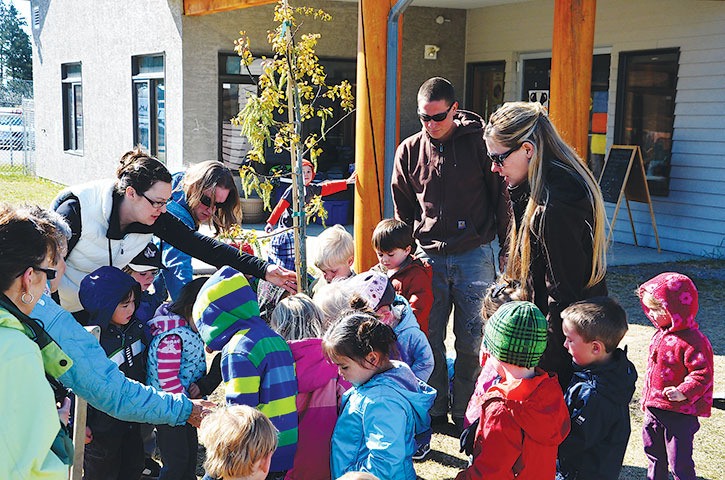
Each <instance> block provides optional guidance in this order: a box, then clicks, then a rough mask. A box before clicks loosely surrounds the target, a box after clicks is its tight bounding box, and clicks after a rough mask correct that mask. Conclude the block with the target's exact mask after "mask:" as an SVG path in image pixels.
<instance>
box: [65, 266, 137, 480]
mask: <svg viewBox="0 0 725 480" xmlns="http://www.w3.org/2000/svg"><path fill="white" fill-rule="evenodd" d="M131 293H132V294H133V297H132V298H131V297H130V295H131ZM79 297H80V300H81V303H82V304H83V308H84V309H85V310H86V311H87V312H88V314H89V322H88V325H98V326H99V327H101V337H100V344H101V347H103V350H105V352H106V355H107V356H108V358H110V359H111V360H112V361H113V362H114V363H116V365H118V368H119V369H120V370H121V371H122V372H123V373H124V375H126V377H128V378H130V379H133V380H137V381H139V382H142V381H144V380H145V378H146V345H145V344H144V333H143V324H142V323H141V322H140V321H139V320H138V319H137V318H136V316H135V309H136V307H137V306H138V303H139V301H140V299H141V286H140V285H139V284H138V282H136V280H134V279H133V277H131V276H130V275H128V274H127V273H124V272H122V271H121V270H119V269H118V268H116V267H108V266H105V267H101V268H99V269H97V270H95V271H94V272H93V273H90V274H88V275H86V276H85V277H84V278H83V280H82V281H81V284H80V290H79ZM129 302H130V303H131V305H129ZM117 308H118V309H119V315H117V316H116V317H115V318H114V312H116V310H117ZM112 320H113V321H112ZM118 401H119V402H122V401H124V399H122V398H119V399H118ZM87 422H88V426H89V427H90V429H91V433H92V441H91V443H89V444H88V445H87V446H86V453H85V458H84V462H83V469H84V479H85V480H92V479H96V478H98V479H101V478H139V477H140V475H141V472H142V471H143V466H144V452H143V442H142V441H141V432H140V429H139V424H138V423H132V422H126V421H123V420H118V419H116V418H113V417H110V416H109V415H107V414H105V413H103V412H101V411H99V410H96V409H94V408H93V407H91V406H90V405H89V406H88V420H87Z"/></svg>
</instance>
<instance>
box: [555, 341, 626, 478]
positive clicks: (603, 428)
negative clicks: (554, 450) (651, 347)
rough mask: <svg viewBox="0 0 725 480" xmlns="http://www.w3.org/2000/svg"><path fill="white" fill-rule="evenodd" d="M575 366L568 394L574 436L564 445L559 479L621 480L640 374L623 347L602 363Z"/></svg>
mask: <svg viewBox="0 0 725 480" xmlns="http://www.w3.org/2000/svg"><path fill="white" fill-rule="evenodd" d="M573 365H574V375H573V376H572V379H571V381H570V382H569V387H567V389H566V392H565V393H564V400H565V401H566V405H567V407H568V408H569V416H570V418H571V431H570V433H569V435H568V436H567V437H566V439H565V440H564V441H563V442H562V443H561V444H560V445H559V455H558V459H557V462H556V463H557V468H556V470H557V473H556V478H557V480H564V479H565V480H575V479H579V480H584V479H587V480H617V479H618V478H619V471H620V470H621V469H622V461H623V460H624V452H625V450H626V449H627V442H628V441H629V434H630V431H631V427H630V423H629V402H630V401H631V400H632V395H633V394H634V388H635V385H634V384H635V382H636V381H637V371H636V370H635V368H634V365H633V364H632V362H630V361H629V360H628V359H627V353H626V352H625V351H624V350H622V349H620V348H618V349H616V350H615V351H614V352H612V356H611V359H610V360H609V361H608V362H606V363H602V364H592V365H589V366H587V367H581V366H579V365H577V364H576V363H574V364H573Z"/></svg>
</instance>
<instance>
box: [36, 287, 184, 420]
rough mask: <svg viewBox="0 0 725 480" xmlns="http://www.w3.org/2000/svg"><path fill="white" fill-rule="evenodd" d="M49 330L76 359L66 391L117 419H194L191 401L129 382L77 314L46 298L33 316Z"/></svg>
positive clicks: (66, 375)
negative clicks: (77, 319)
mask: <svg viewBox="0 0 725 480" xmlns="http://www.w3.org/2000/svg"><path fill="white" fill-rule="evenodd" d="M29 316H30V317H31V318H37V319H39V320H40V321H42V322H43V325H44V326H45V331H47V332H48V333H49V334H50V336H51V337H53V339H54V340H55V341H56V342H58V345H60V347H61V348H62V349H63V351H64V352H65V353H66V354H67V355H68V356H69V357H70V358H71V359H72V360H73V367H71V368H70V369H69V370H68V371H67V372H66V373H64V374H63V375H61V376H60V377H59V378H58V380H60V381H61V382H62V383H63V385H65V386H66V387H69V388H72V389H73V391H74V392H75V393H76V394H77V395H79V396H81V397H83V398H84V399H85V400H87V401H88V403H90V404H91V405H93V406H94V407H95V408H97V409H98V410H101V411H103V412H105V413H107V414H109V415H111V416H112V417H115V418H118V419H119V420H126V421H130V422H139V423H151V424H155V425H172V426H175V425H183V424H184V423H186V420H187V419H188V418H189V415H190V414H191V407H192V404H191V401H189V399H188V398H186V397H185V396H183V395H171V394H168V393H164V392H159V391H157V390H156V389H154V388H152V387H148V386H145V385H142V384H140V383H138V382H136V381H133V380H129V379H128V378H126V377H125V376H124V375H123V373H121V371H120V370H119V369H118V366H117V365H116V364H115V363H113V362H112V361H111V360H109V359H108V357H107V356H106V352H105V351H103V348H101V346H100V344H99V343H98V340H96V339H95V338H94V337H93V335H91V334H90V333H88V332H87V331H86V329H85V328H83V327H82V326H81V325H80V324H79V323H78V322H77V321H76V320H75V318H73V315H71V314H70V313H68V312H67V311H66V310H63V308H62V307H61V306H60V305H58V304H57V303H55V302H54V301H53V299H52V298H50V296H48V295H46V294H44V295H43V296H42V297H41V298H40V300H38V303H37V305H35V308H34V309H33V311H32V312H31V314H30V315H29Z"/></svg>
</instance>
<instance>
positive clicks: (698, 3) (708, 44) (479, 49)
mask: <svg viewBox="0 0 725 480" xmlns="http://www.w3.org/2000/svg"><path fill="white" fill-rule="evenodd" d="M553 5H554V2H553V1H552V0H546V1H543V0H542V1H532V2H528V3H518V4H515V5H504V6H497V7H489V8H481V9H476V10H471V11H469V18H468V25H469V27H468V31H467V44H466V62H478V61H492V60H505V61H506V85H505V88H504V91H505V95H506V97H505V98H506V99H508V100H514V99H517V98H518V96H519V92H518V88H519V87H518V78H519V74H518V73H517V68H516V62H517V61H518V59H519V56H520V55H521V54H525V53H531V52H540V51H551V43H552V23H553V14H554V11H553ZM724 32H725V2H712V1H703V0H639V1H636V2H632V1H629V0H607V1H600V2H597V18H596V30H595V36H594V46H595V47H603V48H611V51H612V61H611V71H610V77H609V78H610V88H609V108H608V111H609V116H608V125H607V132H608V134H607V144H608V145H611V144H612V140H613V131H614V121H615V115H614V111H615V106H616V94H617V73H618V65H619V53H620V52H627V51H634V50H650V49H660V48H678V49H679V51H680V65H679V75H678V82H677V97H676V105H675V125H674V134H673V143H672V169H671V174H670V194H669V196H667V197H653V205H654V211H655V219H656V222H657V229H658V233H659V237H660V243H661V245H662V248H663V249H665V250H672V251H677V252H683V253H693V254H700V255H702V254H717V255H725V33H724ZM630 205H631V208H632V213H633V219H634V223H635V228H636V230H637V238H638V240H639V243H640V245H647V246H655V240H654V235H653V230H652V226H651V222H650V215H649V209H648V208H647V205H645V204H639V203H632V204H630ZM613 209H614V206H613V205H609V206H608V213H609V218H610V219H611V215H612V211H613ZM614 238H615V240H617V241H622V242H626V243H632V240H633V239H632V233H631V228H630V225H629V219H628V217H627V212H626V206H625V205H622V207H621V210H620V212H619V216H618V218H617V221H616V225H615V237H614Z"/></svg>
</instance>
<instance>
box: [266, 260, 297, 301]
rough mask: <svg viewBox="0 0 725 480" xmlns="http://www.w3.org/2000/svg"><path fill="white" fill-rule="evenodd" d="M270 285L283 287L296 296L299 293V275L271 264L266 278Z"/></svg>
mask: <svg viewBox="0 0 725 480" xmlns="http://www.w3.org/2000/svg"><path fill="white" fill-rule="evenodd" d="M264 279H265V280H267V281H268V282H269V283H273V284H275V285H277V286H278V287H282V288H284V289H285V290H287V291H288V292H289V293H291V294H292V295H294V294H295V293H297V274H296V273H295V272H293V271H292V270H287V269H286V268H284V267H281V266H279V265H272V264H270V265H269V267H267V275H266V276H265V277H264Z"/></svg>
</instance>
